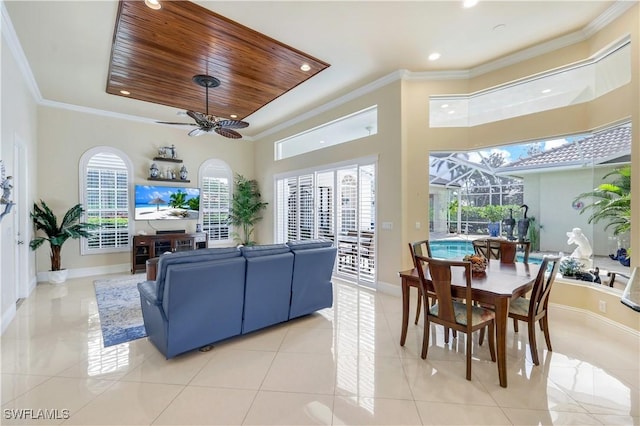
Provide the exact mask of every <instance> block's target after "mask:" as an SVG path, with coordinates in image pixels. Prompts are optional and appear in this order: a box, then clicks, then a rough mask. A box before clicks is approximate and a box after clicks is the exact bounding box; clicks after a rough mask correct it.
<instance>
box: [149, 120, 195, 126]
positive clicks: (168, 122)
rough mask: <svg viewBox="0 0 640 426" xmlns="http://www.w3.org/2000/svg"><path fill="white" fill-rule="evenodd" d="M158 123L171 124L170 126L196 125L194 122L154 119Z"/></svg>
mask: <svg viewBox="0 0 640 426" xmlns="http://www.w3.org/2000/svg"><path fill="white" fill-rule="evenodd" d="M156 123H159V124H171V125H172V126H197V124H196V123H174V122H172V121H156Z"/></svg>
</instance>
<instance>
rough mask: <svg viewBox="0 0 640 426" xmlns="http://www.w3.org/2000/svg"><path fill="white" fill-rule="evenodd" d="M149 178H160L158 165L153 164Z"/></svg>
mask: <svg viewBox="0 0 640 426" xmlns="http://www.w3.org/2000/svg"><path fill="white" fill-rule="evenodd" d="M149 176H150V177H152V178H154V179H155V178H157V177H158V176H160V170H159V169H158V165H157V164H156V163H153V164H151V167H150V168H149Z"/></svg>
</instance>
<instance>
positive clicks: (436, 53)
mask: <svg viewBox="0 0 640 426" xmlns="http://www.w3.org/2000/svg"><path fill="white" fill-rule="evenodd" d="M436 59H440V54H439V53H438V52H433V53H432V54H431V55H429V60H430V61H435V60H436Z"/></svg>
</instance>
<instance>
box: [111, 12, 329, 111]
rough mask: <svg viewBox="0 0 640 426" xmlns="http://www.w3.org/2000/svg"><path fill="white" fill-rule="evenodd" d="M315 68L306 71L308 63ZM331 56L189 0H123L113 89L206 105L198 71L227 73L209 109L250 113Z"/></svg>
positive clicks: (185, 105)
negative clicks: (157, 2) (154, 1)
mask: <svg viewBox="0 0 640 426" xmlns="http://www.w3.org/2000/svg"><path fill="white" fill-rule="evenodd" d="M303 64H308V65H309V67H310V69H309V70H308V71H303V70H301V69H300V67H301V65H303ZM328 66H329V64H327V63H325V62H323V61H321V60H319V59H316V58H314V57H312V56H310V55H307V54H305V53H304V52H301V51H299V50H296V49H294V48H292V47H290V46H287V45H285V44H283V43H280V42H279V41H277V40H274V39H272V38H270V37H267V36H265V35H264V34H261V33H259V32H257V31H254V30H252V29H250V28H247V27H245V26H243V25H240V24H238V23H237V22H234V21H231V20H230V19H227V18H225V17H223V16H220V15H218V14H216V13H214V12H212V11H210V10H209V9H206V8H203V7H201V6H199V5H196V4H194V3H191V2H188V1H162V8H161V9H159V10H153V9H150V8H148V7H146V6H145V2H143V1H138V0H133V1H129V0H126V1H121V2H120V4H119V10H118V17H117V19H116V24H115V31H114V36H113V46H112V51H111V63H110V66H109V75H108V80H107V93H110V94H113V95H118V96H125V95H123V94H122V93H121V90H125V91H128V92H130V94H129V95H126V96H127V97H130V98H135V99H139V100H142V101H147V102H152V103H156V104H162V105H167V106H171V107H175V108H179V109H183V110H191V111H199V112H205V89H204V88H203V87H201V86H198V85H197V84H195V83H194V82H193V81H192V77H193V76H194V75H197V74H208V75H211V76H213V77H216V78H217V79H219V80H220V82H221V83H220V86H219V87H216V88H211V89H209V114H213V115H216V116H219V117H222V118H230V117H232V116H233V115H236V116H237V119H240V120H242V119H244V118H245V117H247V116H248V115H250V114H251V113H253V112H255V111H257V110H259V109H260V108H262V107H263V106H264V105H266V104H268V103H269V102H271V101H272V100H274V99H276V98H277V97H279V96H281V95H282V94H284V93H286V92H288V91H289V90H291V89H293V88H294V87H296V86H298V85H299V84H300V83H302V82H304V81H305V80H307V79H309V78H311V77H313V76H314V75H316V74H317V73H319V72H320V71H322V70H324V69H325V68H327V67H328Z"/></svg>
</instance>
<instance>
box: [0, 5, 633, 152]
mask: <svg viewBox="0 0 640 426" xmlns="http://www.w3.org/2000/svg"><path fill="white" fill-rule="evenodd" d="M4 2H5V0H0V6H1V14H2V24H1V26H2V34H3V36H4V37H5V39H6V41H7V45H8V46H9V49H10V50H11V52H12V53H13V56H14V58H15V60H16V62H17V64H18V67H19V69H20V71H21V72H22V74H23V76H24V77H25V81H26V84H27V86H28V87H29V90H30V91H31V93H32V95H33V98H34V99H35V101H36V103H38V104H39V105H42V106H47V107H51V108H63V109H67V110H71V111H76V112H84V113H87V114H95V115H102V116H106V117H112V118H117V119H121V120H129V121H136V122H142V123H153V124H157V123H156V122H155V121H154V120H152V119H149V118H145V117H138V116H134V115H129V114H122V113H117V112H113V111H106V110H100V109H95V108H89V107H83V106H78V105H71V104H67V103H63V102H57V101H51V100H48V99H44V98H43V97H42V94H41V93H40V89H39V87H38V83H37V82H36V79H35V77H34V75H33V72H32V71H31V67H30V66H29V61H28V60H27V58H26V56H25V54H24V51H23V50H22V46H21V45H20V41H19V39H18V36H17V34H16V32H15V28H14V27H13V24H12V23H11V18H10V16H9V13H8V11H7V10H6V7H5V4H4ZM635 4H636V1H628V0H617V1H615V2H614V3H613V4H612V5H611V6H610V7H609V8H607V10H605V11H604V12H603V13H602V14H601V15H600V16H598V17H597V18H596V19H594V20H593V21H592V22H590V23H589V24H587V25H586V26H585V27H584V28H582V29H581V30H578V31H575V32H573V33H570V34H567V35H564V36H561V37H558V38H556V39H553V40H550V41H547V42H544V43H540V44H538V45H536V46H532V47H530V48H527V49H523V50H520V51H518V52H516V53H514V54H511V55H508V56H505V57H503V58H500V59H497V60H495V61H491V62H488V63H485V64H482V65H480V66H477V67H473V68H470V69H468V70H450V71H420V72H412V71H408V70H405V69H402V70H397V71H394V72H392V73H390V74H387V75H386V76H384V77H381V78H379V79H377V80H375V81H373V82H371V83H369V84H366V85H364V86H362V87H360V88H358V89H355V90H353V91H352V92H349V93H347V94H346V95H343V96H340V97H339V98H336V99H334V100H332V101H330V102H328V103H326V104H324V105H321V106H319V107H317V108H314V109H312V110H310V111H307V112H304V113H302V114H300V115H298V116H296V117H294V118H292V119H290V120H287V121H284V122H282V123H280V124H277V125H275V126H273V127H271V128H269V129H268V130H265V131H263V132H261V133H258V134H257V135H255V136H253V137H251V136H244V137H243V139H245V140H248V141H254V140H258V139H262V138H264V137H267V136H269V135H272V134H274V133H276V132H279V131H281V130H284V129H286V128H288V127H290V126H293V125H295V124H297V123H300V122H302V121H304V120H307V119H309V118H312V117H315V116H316V115H319V114H321V113H323V112H326V111H329V110H331V109H333V108H336V107H338V106H340V105H343V104H345V103H347V102H349V101H352V100H354V99H357V98H359V97H361V96H363V95H365V94H367V93H371V92H373V91H375V90H377V89H379V88H381V87H384V86H386V85H388V84H390V83H393V82H394V81H397V80H408V81H419V80H452V79H468V78H473V77H477V76H480V75H482V74H486V73H488V72H492V71H496V70H499V69H501V68H504V67H507V66H510V65H514V64H516V63H519V62H522V61H525V60H528V59H532V58H535V57H537V56H540V55H543V54H545V53H549V52H553V51H555V50H557V49H560V48H563V47H567V46H570V45H572V44H575V43H579V42H581V41H584V40H586V39H588V38H589V37H591V36H593V35H594V34H595V33H597V32H598V31H600V30H601V29H602V28H604V27H605V26H606V25H608V24H609V23H611V22H612V21H614V20H615V19H617V18H618V17H620V16H621V15H623V14H624V13H625V12H626V11H627V10H628V9H630V8H631V7H633V6H634V5H635Z"/></svg>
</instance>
